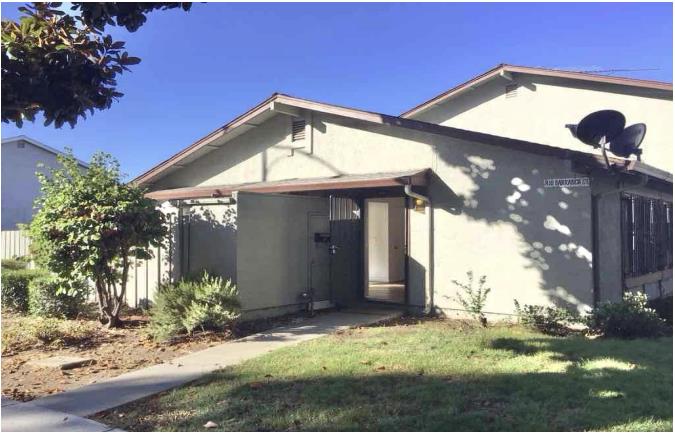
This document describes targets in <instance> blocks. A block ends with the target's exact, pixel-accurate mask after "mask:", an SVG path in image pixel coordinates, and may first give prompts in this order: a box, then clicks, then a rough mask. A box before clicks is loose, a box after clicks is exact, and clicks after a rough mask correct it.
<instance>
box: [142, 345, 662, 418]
mask: <svg viewBox="0 0 675 433" xmlns="http://www.w3.org/2000/svg"><path fill="white" fill-rule="evenodd" d="M486 345H487V347H486V349H496V350H506V351H511V352H514V353H515V354H516V356H515V357H514V358H511V360H512V361H513V362H515V363H517V362H518V359H519V357H521V356H522V357H529V356H532V355H535V354H538V353H540V352H543V351H546V352H552V353H553V354H554V359H557V360H560V361H564V362H563V363H553V365H555V366H557V368H555V369H553V371H546V368H541V369H540V370H539V371H537V372H528V373H504V372H500V373H485V374H482V373H480V371H479V372H477V373H476V372H471V371H469V372H463V373H459V372H458V373H457V375H447V376H444V375H441V374H438V373H435V374H425V373H424V372H423V371H419V372H411V371H410V369H407V371H405V372H401V371H400V370H401V369H400V368H398V370H399V371H397V367H396V366H395V365H394V366H386V367H378V366H376V365H373V366H372V371H370V372H368V373H365V374H360V375H355V376H344V375H334V374H331V373H330V371H326V370H318V371H316V373H311V374H306V375H305V377H303V378H299V379H293V378H275V377H271V376H270V375H267V376H265V377H257V376H256V374H257V373H256V374H250V373H246V372H245V373H244V374H235V372H234V371H233V370H225V371H222V372H220V373H217V374H215V375H213V376H210V377H208V378H206V379H205V380H200V381H198V382H196V383H194V384H192V385H191V386H188V387H187V388H186V389H183V390H179V391H178V392H177V393H176V394H173V395H169V396H166V397H170V398H166V399H165V398H159V399H155V400H154V402H152V403H150V405H151V406H154V405H156V407H155V408H154V409H155V410H157V411H158V412H160V413H165V414H170V413H172V412H175V411H178V412H180V411H181V410H182V411H184V410H185V409H187V408H188V407H189V408H193V409H194V410H190V411H188V412H189V414H187V415H185V416H180V417H177V418H176V419H175V420H174V421H172V422H171V423H169V424H166V425H158V424H157V423H156V421H157V420H155V422H153V421H152V419H151V418H146V419H145V421H147V424H144V421H142V420H140V421H141V422H140V424H136V425H133V426H131V427H132V428H133V429H151V430H152V429H157V428H162V429H171V430H195V429H196V430H202V429H203V428H202V426H203V424H204V423H206V422H207V421H214V422H216V423H218V429H219V430H245V431H248V430H309V431H312V430H315V431H334V430H342V431H353V430H379V431H388V430H414V431H419V430H425V431H429V430H431V431H447V430H450V431H461V430H468V431H482V430H502V431H519V430H526V431H533V430H534V431H541V430H575V431H576V430H604V429H611V428H619V429H622V426H624V428H628V429H641V430H642V429H644V430H652V429H655V428H664V429H672V427H671V426H672V367H671V366H672V341H671V340H669V339H668V340H666V339H662V340H651V341H645V340H639V341H636V344H635V345H632V344H626V342H625V341H624V342H621V341H612V340H605V341H589V340H585V339H582V338H566V339H551V338H531V339H524V340H518V339H511V338H501V339H500V338H498V339H495V340H493V341H492V342H488V343H486ZM656 345H661V350H660V351H658V350H655V349H656V348H657V346H656ZM663 346H668V347H670V348H671V349H670V350H669V351H664V350H663ZM473 356H474V357H475V358H476V362H483V363H485V362H488V363H489V362H490V360H489V359H487V360H485V359H484V360H481V359H480V358H481V354H480V353H477V354H475V355H473ZM535 362H537V361H536V360H535V359H533V360H532V363H535ZM483 368H485V364H484V365H483ZM487 368H488V370H489V366H488V367H487ZM129 409H130V410H132V411H133V408H129ZM147 409H148V407H145V408H143V409H140V411H143V412H145V413H148V412H147ZM150 409H151V411H152V410H153V408H150ZM183 413H184V414H185V412H183ZM129 421H131V420H129ZM137 421H139V420H137ZM160 424H161V423H160ZM626 424H630V425H627V426H626Z"/></svg>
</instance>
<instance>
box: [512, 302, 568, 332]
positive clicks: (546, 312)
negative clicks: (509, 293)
mask: <svg viewBox="0 0 675 433" xmlns="http://www.w3.org/2000/svg"><path fill="white" fill-rule="evenodd" d="M513 302H514V303H515V305H516V313H517V314H518V318H519V319H520V323H522V324H523V325H525V326H528V327H531V328H534V329H537V330H539V331H541V332H543V333H544V334H548V335H559V336H562V335H567V334H569V333H570V328H569V325H571V324H573V323H578V322H579V321H580V318H579V315H578V314H577V313H575V312H573V311H570V310H568V309H566V308H559V307H544V306H541V305H522V306H521V305H520V304H519V303H518V301H517V300H515V299H514V300H513Z"/></svg>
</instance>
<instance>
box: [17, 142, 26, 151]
mask: <svg viewBox="0 0 675 433" xmlns="http://www.w3.org/2000/svg"><path fill="white" fill-rule="evenodd" d="M16 147H18V148H19V149H23V148H24V147H26V142H25V141H23V140H19V141H18V142H17V143H16Z"/></svg>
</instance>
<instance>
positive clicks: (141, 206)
mask: <svg viewBox="0 0 675 433" xmlns="http://www.w3.org/2000/svg"><path fill="white" fill-rule="evenodd" d="M59 161H60V163H61V164H62V167H61V168H57V169H52V170H50V171H49V173H37V176H38V178H39V180H40V183H41V190H42V196H41V197H39V198H38V199H37V200H36V207H37V208H39V210H38V212H37V214H36V215H35V218H34V219H33V221H32V222H31V224H30V226H29V236H30V238H31V241H32V242H31V248H32V252H33V254H34V255H35V258H36V260H37V261H38V263H40V264H42V265H44V266H45V267H47V268H48V269H49V270H51V271H52V272H54V273H55V274H57V275H58V276H59V277H60V278H61V279H62V280H63V281H64V284H63V285H62V287H61V288H60V289H58V290H61V291H69V292H70V294H71V295H72V294H74V293H73V292H74V291H76V290H81V289H78V287H81V285H78V284H77V282H78V281H82V280H83V279H89V280H91V281H93V283H94V285H95V288H96V294H97V295H98V296H97V298H98V305H99V312H100V318H101V322H102V323H104V324H106V325H107V326H108V327H115V326H117V325H118V324H119V313H120V307H121V306H122V303H123V300H124V295H125V292H126V285H127V277H128V274H129V268H130V266H131V264H132V262H133V261H134V259H135V258H138V259H148V258H151V257H152V253H151V248H152V247H157V246H158V245H159V244H160V243H161V242H162V240H163V239H164V237H165V235H166V234H167V230H166V226H165V225H164V216H163V214H162V213H161V212H160V211H159V210H158V209H157V208H156V203H155V201H154V200H151V199H148V198H146V197H145V196H144V191H143V190H142V189H141V188H139V187H138V186H136V185H134V184H129V183H124V182H122V179H121V178H122V176H121V174H120V170H119V163H118V162H117V160H116V159H114V158H113V157H112V156H110V155H108V154H103V153H98V154H96V155H94V156H93V158H92V160H91V162H90V165H89V169H88V170H84V169H82V167H81V166H79V165H78V163H77V161H76V160H75V158H74V157H73V155H72V153H70V152H68V154H67V155H66V156H64V157H60V158H59Z"/></svg>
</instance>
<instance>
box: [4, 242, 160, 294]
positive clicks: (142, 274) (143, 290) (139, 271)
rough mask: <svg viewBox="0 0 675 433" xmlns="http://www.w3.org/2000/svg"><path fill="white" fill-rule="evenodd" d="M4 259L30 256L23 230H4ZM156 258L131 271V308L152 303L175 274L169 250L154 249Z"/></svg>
mask: <svg viewBox="0 0 675 433" xmlns="http://www.w3.org/2000/svg"><path fill="white" fill-rule="evenodd" d="M0 241H1V242H2V245H1V246H0V249H1V250H2V257H1V258H2V259H11V258H14V257H20V256H25V255H28V252H29V251H28V246H29V245H30V239H29V238H28V237H27V236H26V235H25V234H24V233H22V232H21V230H2V237H1V239H0ZM152 252H153V255H154V257H153V258H152V259H149V260H135V262H134V265H133V266H132V267H131V269H130V270H129V278H128V280H127V293H126V302H127V305H129V306H130V307H139V306H142V305H143V304H144V303H145V302H146V301H147V300H150V301H152V300H153V298H154V294H155V292H156V290H157V285H158V283H160V282H162V281H165V280H167V279H168V278H169V277H170V275H171V273H172V272H173V265H172V262H171V260H170V247H169V248H161V247H159V248H153V251H152ZM92 296H93V294H92Z"/></svg>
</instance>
